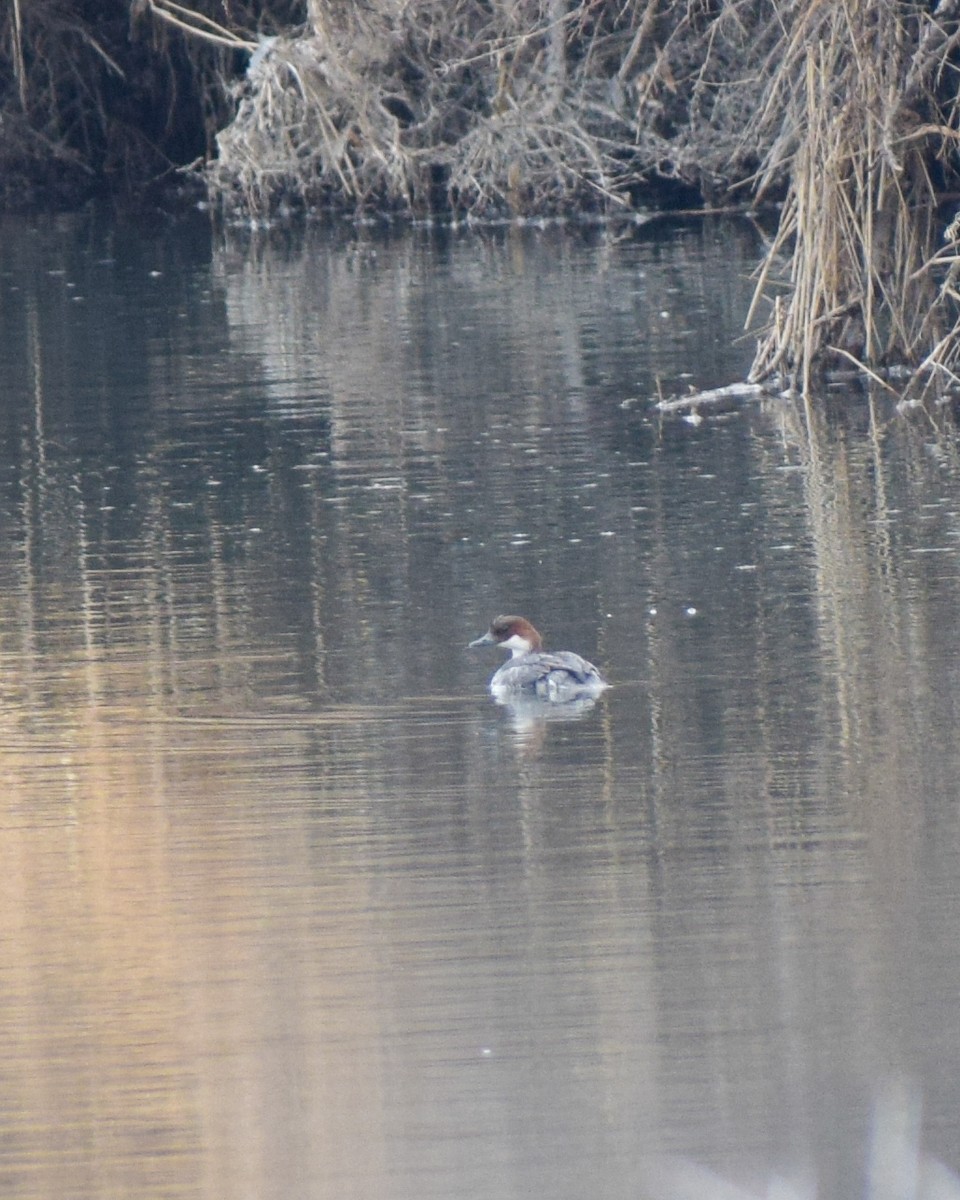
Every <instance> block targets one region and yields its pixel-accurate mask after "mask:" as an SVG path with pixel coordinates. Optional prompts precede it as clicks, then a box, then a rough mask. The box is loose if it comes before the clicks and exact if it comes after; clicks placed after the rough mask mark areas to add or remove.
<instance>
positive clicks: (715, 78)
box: [0, 0, 960, 390]
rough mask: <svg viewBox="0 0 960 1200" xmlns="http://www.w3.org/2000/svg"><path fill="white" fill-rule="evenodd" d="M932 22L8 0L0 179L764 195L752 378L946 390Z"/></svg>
mask: <svg viewBox="0 0 960 1200" xmlns="http://www.w3.org/2000/svg"><path fill="white" fill-rule="evenodd" d="M88 10H89V11H88ZM958 11H960V0H939V3H937V4H936V5H935V7H928V6H923V5H916V4H907V3H903V2H902V0H827V2H825V3H811V2H810V0H682V2H680V3H667V2H666V0H495V2H493V3H490V2H487V0H415V2H414V0H367V2H365V3H360V2H358V0H301V2H300V3H298V0H268V2H267V3H260V4H257V3H254V2H253V0H229V2H228V0H191V2H190V3H180V2H179V0H132V2H131V0H102V2H101V3H99V4H97V5H95V6H94V5H91V4H89V3H85V0H31V2H30V4H29V5H27V4H26V3H25V0H12V3H11V4H10V5H8V6H7V7H6V9H5V10H4V13H3V15H2V16H0V55H2V56H3V57H5V58H6V59H7V61H8V63H9V66H10V71H9V83H8V84H7V85H6V86H4V85H3V84H0V115H2V121H3V123H2V137H0V168H2V178H3V179H4V181H5V182H4V185H3V188H4V190H5V194H6V197H7V199H8V200H9V199H10V198H11V197H12V196H13V195H15V194H17V192H18V191H20V192H24V191H26V190H27V189H29V188H30V187H31V186H32V185H33V184H35V183H37V182H38V181H39V182H40V183H41V184H43V185H45V186H46V187H47V189H48V190H51V189H53V190H56V189H57V188H58V187H61V186H62V187H63V188H64V189H66V190H69V189H70V188H71V187H72V188H73V190H74V191H75V192H76V193H81V192H82V191H83V190H84V187H85V186H86V187H87V188H91V187H93V186H94V181H102V180H103V178H104V177H111V178H113V179H114V181H116V179H117V178H118V177H127V178H132V177H135V178H137V179H139V180H140V181H143V180H144V179H146V178H149V177H151V176H156V175H159V174H163V173H164V172H169V171H170V169H171V168H172V167H175V166H177V165H183V164H185V163H187V162H189V161H190V160H191V159H194V158H197V157H200V158H202V159H203V160H205V161H206V162H208V164H209V165H208V167H207V168H206V170H205V179H206V183H207V186H208V188H209V190H210V192H211V195H212V197H213V198H214V200H215V202H216V203H217V205H218V207H219V208H220V209H221V210H222V211H223V212H225V213H226V214H227V215H228V216H235V215H243V216H245V217H247V216H253V217H257V218H261V217H269V216H274V215H276V214H278V213H284V212H289V211H293V210H296V209H310V208H316V207H325V206H331V207H337V208H344V207H346V208H348V209H354V210H360V211H364V210H365V211H369V210H377V211H387V210H393V211H406V212H414V213H427V212H438V211H439V212H448V213H454V214H459V215H464V214H466V215H470V216H473V217H481V216H482V217H489V216H502V215H511V214H512V215H517V214H530V215H542V214H545V213H556V212H570V211H584V210H593V211H600V212H603V213H610V212H621V211H623V212H632V211H634V210H635V209H636V208H638V207H639V206H640V205H641V204H643V203H650V200H651V196H656V197H657V198H658V199H659V200H661V201H663V200H664V199H665V198H667V199H673V200H676V199H677V198H683V199H684V200H685V201H688V202H689V201H691V200H693V201H695V202H698V203H699V202H703V203H706V204H708V205H718V204H722V203H729V202H730V201H731V200H736V201H738V202H740V203H742V204H746V203H748V202H750V201H751V198H752V199H753V200H754V201H755V200H756V199H758V198H759V199H774V200H778V201H779V200H782V199H783V198H784V196H785V197H786V200H785V204H784V206H783V209H782V219H781V222H780V227H779V230H778V233H777V235H776V237H775V238H774V240H773V243H772V245H771V248H770V253H769V255H768V257H767V260H766V263H765V264H764V266H763V269H762V271H761V274H760V279H759V283H758V289H757V302H756V304H755V306H754V308H755V311H756V312H759V311H760V310H761V309H762V308H763V305H764V304H765V303H766V302H768V301H769V317H764V318H763V321H764V322H765V328H764V330H763V332H762V334H761V340H760V343H759V346H758V352H757V357H756V361H755V364H754V377H755V378H756V379H761V380H762V379H768V378H783V377H786V378H788V379H791V380H794V381H796V382H797V384H798V385H799V386H801V387H802V388H803V389H804V390H806V389H807V388H808V387H809V385H810V383H811V379H812V375H813V372H814V371H815V369H817V368H819V367H820V366H823V365H830V364H835V363H837V362H843V363H850V362H853V363H855V364H856V365H857V366H858V367H860V368H862V369H865V370H867V371H868V373H874V374H878V373H880V372H881V371H882V370H883V369H884V368H885V367H886V366H888V365H893V364H906V365H908V366H909V367H910V368H912V369H915V370H918V371H920V373H921V375H922V378H923V379H924V380H925V381H927V382H930V381H941V382H942V381H946V382H950V383H958V382H960V380H958V374H960V337H958V332H960V330H958V326H957V314H958V304H957V301H958V300H960V294H958V290H957V284H956V272H957V264H958V254H957V244H958V243H957V236H956V235H957V225H956V222H955V221H954V222H953V223H952V224H951V221H952V219H953V215H954V214H953V213H952V212H949V211H948V212H943V211H942V210H941V207H940V206H941V205H942V203H943V201H944V199H945V197H946V196H948V195H950V194H955V193H956V192H957V190H958V187H957V185H958V182H960V170H958V164H960V159H958V153H957V151H958V126H960V114H958V104H957V97H958V90H960V89H958V76H957V66H958V61H960V59H958V41H960V32H958ZM295 22H298V23H297V24H295ZM0 78H2V76H0ZM229 114H232V117H231V116H230V115H229ZM85 181H86V182H85ZM772 297H776V299H773V298H772Z"/></svg>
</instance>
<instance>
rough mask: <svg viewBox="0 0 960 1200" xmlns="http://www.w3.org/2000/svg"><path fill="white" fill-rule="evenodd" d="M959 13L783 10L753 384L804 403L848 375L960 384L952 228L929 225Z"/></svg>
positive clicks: (951, 120)
mask: <svg viewBox="0 0 960 1200" xmlns="http://www.w3.org/2000/svg"><path fill="white" fill-rule="evenodd" d="M956 8H957V5H956V4H955V3H953V2H952V0H951V2H950V3H943V2H941V3H940V4H939V5H938V7H937V10H936V12H935V13H933V14H923V13H922V12H921V11H920V10H918V9H917V8H915V7H912V6H911V7H907V6H906V5H903V4H900V3H895V2H894V0H836V2H834V3H831V4H828V5H821V6H817V5H809V4H802V5H801V4H798V5H794V6H792V7H791V8H790V9H789V10H785V12H784V26H785V28H789V29H790V30H791V31H792V33H791V35H790V36H789V37H788V38H787V39H786V45H785V48H784V55H783V57H782V60H781V62H780V64H779V66H778V68H777V70H776V71H775V72H774V73H773V75H772V76H771V77H770V81H769V84H768V91H767V95H766V97H765V103H764V105H763V107H762V109H761V110H760V113H759V116H758V124H759V125H760V126H761V127H766V128H768V129H771V130H772V128H773V127H774V126H776V128H777V137H776V138H775V139H773V140H772V141H771V148H770V150H769V151H768V155H767V159H766V162H765V165H764V170H763V173H762V174H761V176H760V177H759V190H760V192H761V193H762V191H763V189H764V187H765V186H766V183H767V180H768V179H769V178H770V177H775V176H780V175H782V174H784V173H785V174H786V175H787V176H788V178H789V186H788V190H787V198H786V202H785V204H784V207H783V210H782V215H781V220H780V226H779V230H778V233H777V236H776V238H775V239H774V241H773V243H772V245H771V246H770V249H769V252H768V254H767V256H766V260H765V262H764V264H763V267H762V269H761V272H760V278H759V282H758V286H757V293H756V298H755V302H754V308H756V306H757V304H758V303H759V301H760V299H761V298H762V297H767V298H769V297H770V295H771V292H773V291H775V290H776V287H777V284H780V285H782V286H783V291H782V294H781V295H780V296H778V297H777V298H776V299H775V300H774V301H773V303H772V318H771V320H770V322H769V325H768V327H767V330H766V332H765V334H764V336H763V337H762V338H761V340H760V342H759V345H758V349H757V354H756V358H755V361H754V365H753V371H752V378H754V379H767V378H771V377H776V376H786V377H788V378H789V379H790V380H791V382H792V383H793V384H794V385H795V386H797V387H799V388H800V389H801V390H802V391H803V392H804V393H805V394H806V393H807V392H809V390H810V388H811V386H812V382H813V377H814V375H815V374H816V373H818V372H819V371H820V370H821V369H823V368H824V367H830V366H834V365H837V364H838V363H847V364H853V365H854V366H856V367H857V368H859V369H860V370H862V371H863V372H864V373H865V374H867V375H868V376H871V377H873V378H875V379H876V378H878V377H879V373H880V372H882V371H885V370H886V369H887V368H890V367H901V366H906V367H908V368H910V369H911V370H912V371H914V372H915V376H914V377H915V379H916V380H918V381H919V382H920V383H921V384H927V385H929V384H931V383H935V382H944V381H949V382H952V383H960V379H958V377H957V368H958V352H960V351H958V345H960V338H958V334H960V326H958V313H960V308H958V305H957V301H958V299H960V296H958V292H957V282H956V280H957V275H956V272H957V263H958V258H957V249H958V242H957V222H956V221H954V223H953V225H952V226H948V225H947V222H946V221H944V220H943V219H942V218H941V217H940V213H939V206H940V203H941V200H940V197H941V193H942V191H943V188H944V181H945V179H946V178H952V179H953V180H954V181H956V177H957V144H958V120H957V118H958V105H957V91H956V71H955V67H954V66H953V64H952V56H953V54H954V51H955V46H956V41H957V30H956V23H955V13H956ZM948 10H949V11H948ZM757 136H759V137H760V139H761V140H762V137H763V135H762V132H761V133H760V134H759V135H757ZM945 226H947V227H946V228H945ZM944 239H945V241H946V246H945V247H944ZM784 264H785V266H784ZM781 266H784V269H782V270H780V271H779V272H778V268H779V267H781Z"/></svg>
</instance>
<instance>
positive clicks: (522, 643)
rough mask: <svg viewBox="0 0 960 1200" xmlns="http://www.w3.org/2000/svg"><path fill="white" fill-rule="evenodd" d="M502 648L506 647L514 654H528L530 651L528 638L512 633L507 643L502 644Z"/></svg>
mask: <svg viewBox="0 0 960 1200" xmlns="http://www.w3.org/2000/svg"><path fill="white" fill-rule="evenodd" d="M500 645H501V646H506V647H507V649H508V650H512V651H513V652H514V654H526V653H527V651H528V650H529V649H530V643H529V642H528V641H527V639H526V638H522V637H521V636H520V634H519V633H511V634H510V636H509V637H508V638H507V640H506V641H505V642H501V643H500Z"/></svg>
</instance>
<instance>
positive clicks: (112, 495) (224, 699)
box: [0, 218, 960, 1200]
mask: <svg viewBox="0 0 960 1200" xmlns="http://www.w3.org/2000/svg"><path fill="white" fill-rule="evenodd" d="M757 249H758V248H757V243H756V239H755V235H754V233H753V231H752V230H751V228H750V227H748V226H737V225H720V224H717V225H710V224H708V225H698V226H687V227H676V226H657V227H655V228H652V229H651V228H647V229H642V230H634V231H631V232H630V233H629V234H627V235H621V236H617V235H608V234H605V233H603V232H601V231H599V230H580V231H578V230H573V229H568V230H562V229H557V228H546V229H541V230H535V229H527V230H519V229H513V230H502V231H486V232H483V231H481V232H476V231H475V232H471V233H461V232H450V231H447V232H441V231H437V230H413V231H407V232H406V233H403V234H396V235H391V236H386V235H384V234H382V233H379V232H377V231H375V230H367V231H360V232H357V231H355V230H347V229H344V230H342V231H340V232H338V233H336V232H335V233H330V232H327V233H314V234H309V235H306V236H294V235H285V236H280V235H276V236H270V237H264V238H262V239H259V240H257V239H243V238H240V237H237V236H234V235H231V236H229V237H225V238H217V237H212V236H211V234H210V233H209V232H208V230H207V229H206V228H205V226H203V225H202V224H199V223H198V224H196V225H190V224H188V225H183V226H176V227H171V228H169V229H164V230H162V231H160V232H156V230H154V231H152V232H148V231H146V230H144V229H138V228H137V227H135V226H129V225H123V226H118V225H104V224H102V223H98V222H97V221H95V220H92V219H88V218H83V219H74V220H69V221H62V222H43V223H35V224H31V223H21V222H6V223H4V228H3V236H2V237H0V394H2V396H3V401H4V402H3V405H2V407H0V422H2V426H0V433H2V439H0V660H2V675H0V680H2V682H0V688H2V704H0V761H2V781H3V787H2V792H0V854H2V856H3V862H2V868H3V870H2V876H0V878H2V888H3V898H2V905H0V914H2V920H3V924H4V928H3V956H2V960H0V1029H2V1031H3V1040H2V1043H0V1045H2V1049H0V1082H2V1087H0V1184H2V1190H3V1195H4V1196H5V1197H12V1198H14V1200H22V1198H23V1200H25V1198H31V1200H32V1198H37V1200H40V1198H44V1200H48V1198H49V1197H53V1196H71V1197H77V1198H80V1200H86V1198H92V1197H106V1196H110V1197H121V1198H124V1200H126V1198H127V1197H130V1198H132V1197H138V1198H139V1197H144V1196H151V1197H178V1198H179V1197H191V1198H193V1197H196V1198H197V1200H221V1198H222V1200H228V1198H229V1200H234V1198H235V1197H242V1196H251V1197H258V1198H270V1197H276V1198H278V1200H279V1198H281V1197H282V1198H283V1200H289V1198H292V1197H310V1198H316V1200H334V1198H336V1200H342V1198H350V1197H356V1198H358V1200H359V1198H367V1197H378V1198H386V1200H408V1198H410V1200H412V1198H414V1197H416V1198H427V1197H436V1198H438V1200H439V1198H449V1197H477V1198H478V1200H480V1198H497V1200H514V1198H516V1200H519V1198H521V1197H524V1198H526V1197H538V1196H543V1197H550V1200H577V1198H580V1197H603V1198H605V1200H607V1198H609V1200H620V1198H624V1200H626V1198H627V1197H630V1198H634V1197H640V1196H649V1197H651V1198H652V1200H660V1198H661V1197H666V1196H673V1195H675V1194H677V1192H676V1189H677V1188H678V1187H680V1186H681V1185H680V1184H678V1182H677V1176H676V1170H677V1169H679V1168H677V1164H678V1163H681V1164H684V1169H685V1170H689V1171H694V1170H702V1171H704V1172H708V1171H709V1172H716V1173H717V1174H718V1175H719V1176H722V1177H723V1178H724V1179H727V1180H729V1181H731V1182H737V1183H740V1184H743V1185H751V1186H755V1185H756V1186H759V1185H763V1186H765V1181H766V1180H767V1179H769V1178H770V1177H772V1176H773V1175H774V1174H780V1175H782V1176H785V1177H787V1178H789V1179H792V1180H794V1181H795V1182H797V1183H798V1184H800V1185H802V1186H805V1187H807V1188H808V1189H810V1190H812V1189H813V1187H814V1186H817V1187H819V1193H820V1195H822V1196H827V1197H846V1196H851V1195H862V1194H863V1192H864V1186H865V1180H866V1179H867V1176H868V1172H869V1168H868V1166H867V1162H868V1157H869V1155H870V1146H871V1143H873V1144H874V1145H876V1142H877V1140H878V1139H877V1138H876V1137H875V1136H874V1133H873V1131H872V1118H871V1112H872V1106H873V1105H874V1103H875V1101H876V1100H877V1097H878V1096H884V1095H887V1094H890V1091H891V1089H892V1090H893V1091H894V1092H895V1091H896V1089H897V1088H901V1089H905V1094H906V1095H907V1096H908V1098H909V1097H910V1096H918V1097H922V1105H923V1108H922V1115H920V1116H918V1115H917V1114H916V1113H915V1112H914V1109H913V1108H912V1107H911V1103H912V1102H911V1101H910V1100H909V1099H908V1100H907V1102H906V1104H905V1110H904V1111H906V1113H907V1116H908V1117H911V1119H912V1117H914V1116H915V1117H916V1119H917V1120H919V1121H920V1122H921V1124H922V1135H921V1136H922V1144H923V1147H924V1153H926V1154H929V1155H931V1156H935V1157H936V1158H938V1159H940V1160H941V1161H942V1162H943V1163H944V1164H946V1165H947V1166H948V1167H950V1168H952V1169H955V1170H956V1169H960V1150H958V1146H960V1137H958V1129H957V1125H958V1120H957V1114H958V1113H960V1070H958V1068H960V1050H958V1047H960V953H958V938H957V929H958V928H960V884H958V882H957V880H958V876H960V805H958V783H957V780H958V778H960V762H958V757H960V755H958V743H957V737H956V730H957V728H958V723H960V711H958V709H960V658H958V655H957V652H956V644H957V638H956V621H957V612H958V610H960V452H958V440H957V437H956V431H955V428H954V426H953V424H952V421H951V419H950V417H949V415H948V414H946V413H940V414H936V415H934V417H932V418H931V417H928V416H921V415H916V414H908V415H905V416H901V415H897V414H896V413H895V412H893V411H892V410H891V409H890V408H889V407H888V406H887V405H886V402H882V401H879V400H873V401H870V400H868V399H867V398H865V397H864V396H862V395H861V394H859V393H856V394H855V393H853V392H850V391H847V392H844V391H842V390H838V391H837V392H836V393H835V394H834V395H832V396H831V397H830V398H829V400H828V403H827V405H826V407H825V408H821V409H818V411H817V412H816V413H814V414H808V413H805V412H804V410H803V408H802V407H801V406H796V405H793V404H791V403H787V402H776V403H769V404H766V405H763V406H760V405H758V406H754V407H751V408H749V409H746V410H744V411H743V412H741V413H740V414H739V415H731V416H727V417H724V418H722V419H716V420H708V421H705V422H704V423H703V424H701V425H699V426H694V425H690V424H687V423H684V422H683V421H679V420H670V421H660V420H658V419H657V418H656V417H655V416H654V415H653V413H652V410H651V408H650V405H649V402H650V400H651V398H653V397H655V396H656V394H657V392H658V389H659V388H662V389H663V390H664V391H665V392H676V391H679V390H683V389H684V388H685V387H686V386H687V384H688V383H689V384H693V385H695V386H701V385H704V386H712V385H716V384H721V383H726V382H730V381H731V380H733V379H736V378H738V377H740V376H742V374H743V372H744V370H745V369H746V366H747V364H748V362H749V358H750V346H749V344H747V343H738V342H736V340H735V339H736V338H737V336H738V334H739V329H740V324H741V322H742V319H743V314H744V313H745V311H746V307H747V302H748V298H749V294H750V282H749V279H748V275H749V272H750V270H751V268H752V266H753V263H754V259H755V256H756V254H757ZM504 610H507V611H510V610H513V611H519V612H522V613H525V614H526V615H528V616H530V617H531V618H533V619H534V620H535V621H536V623H537V624H538V625H539V626H540V627H541V628H542V630H543V632H544V634H545V636H546V637H547V638H548V640H549V643H550V644H552V645H554V646H555V647H557V648H571V649H575V650H578V651H579V652H581V653H582V654H584V655H586V656H587V657H589V658H591V659H593V660H594V661H596V662H598V663H599V664H601V665H602V667H603V668H604V670H605V671H606V672H607V674H608V676H609V678H610V679H611V681H612V682H613V684H614V687H613V688H612V690H611V691H610V692H609V693H608V695H607V696H606V697H604V699H603V700H602V701H601V702H600V703H599V704H598V705H597V706H596V707H595V708H594V709H593V710H592V711H590V712H587V713H586V714H583V715H582V716H581V719H578V720H568V721H547V720H545V719H544V716H543V714H542V713H539V712H536V711H534V712H529V711H520V712H518V711H509V710H506V709H502V708H499V707H497V706H496V705H495V704H494V703H493V702H492V701H491V699H490V698H489V696H488V695H487V694H486V691H485V688H486V681H487V679H488V678H489V676H490V674H491V673H492V671H493V670H494V668H495V666H496V665H497V661H498V660H497V656H496V655H495V654H493V653H488V654H484V653H483V652H469V653H468V652H467V651H466V650H465V649H464V647H465V645H466V643H467V642H468V641H469V640H470V639H471V638H474V637H476V636H477V635H478V634H479V633H480V632H481V631H482V630H483V629H484V628H485V627H486V625H487V623H488V622H489V620H490V618H491V617H492V616H493V615H495V614H496V613H497V612H501V611H504ZM911 1089H912V1090H911ZM665 1163H667V1164H670V1163H672V1164H673V1168H674V1175H673V1176H671V1177H670V1178H668V1174H669V1170H668V1167H667V1166H665V1165H664V1164H665ZM671 1180H672V1182H671ZM698 1194H705V1193H704V1192H703V1190H702V1189H701V1190H700V1192H699V1193H698Z"/></svg>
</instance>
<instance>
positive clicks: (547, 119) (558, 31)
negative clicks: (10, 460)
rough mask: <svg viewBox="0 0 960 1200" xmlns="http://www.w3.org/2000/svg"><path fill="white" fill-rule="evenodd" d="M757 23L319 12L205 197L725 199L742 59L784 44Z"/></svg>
mask: <svg viewBox="0 0 960 1200" xmlns="http://www.w3.org/2000/svg"><path fill="white" fill-rule="evenodd" d="M151 3H153V4H154V6H155V7H159V6H160V5H162V4H169V3H170V0H151ZM759 7H760V9H762V10H763V12H764V19H763V21H762V22H760V23H758V21H757V18H756V12H755V8H754V6H750V5H748V4H746V3H742V4H737V3H732V2H731V3H728V4H726V5H723V4H721V5H720V6H718V7H717V8H716V10H715V11H714V10H708V9H707V8H705V7H704V6H703V5H702V4H701V3H699V2H698V0H689V3H688V4H686V5H670V4H659V3H657V2H656V0H651V2H650V3H640V2H639V0H634V2H630V3H617V4H612V3H600V4H597V3H596V2H595V0H581V2H580V3H573V4H571V3H569V2H568V0H512V2H510V3H503V4H498V5H488V4H483V3H480V2H479V0H420V2H419V3H417V4H415V5H413V4H409V5H408V4H400V5H397V4H388V3H386V2H385V0H377V2H374V3H370V4H366V5H357V4H354V3H323V4H321V3H319V0H317V2H315V3H313V4H311V5H310V8H309V14H310V22H309V27H308V29H307V31H306V32H305V33H304V34H302V35H300V36H297V37H296V38H292V37H291V38H285V39H282V40H278V41H276V42H275V43H273V44H272V45H270V46H269V47H262V48H261V51H260V52H259V53H258V54H255V55H254V58H253V61H252V63H251V69H250V71H249V72H248V76H247V78H246V80H244V82H243V84H242V85H241V87H240V88H239V90H238V96H237V99H238V108H237V113H236V117H235V119H234V121H233V122H232V124H231V125H230V127H229V128H228V129H226V130H224V132H223V133H222V134H221V136H220V138H219V139H218V159H217V162H216V163H215V164H214V165H213V167H212V169H211V173H210V176H209V178H210V183H211V187H212V189H213V192H214V194H215V195H216V196H218V197H219V198H220V199H221V200H223V199H226V203H227V207H228V208H238V209H240V210H241V211H245V212H247V211H249V212H252V213H254V214H264V213H269V212H270V211H272V210H273V209H274V207H276V206H278V205H283V204H291V203H296V204H317V203H323V202H324V201H329V202H330V203H332V204H334V205H343V204H346V205H347V206H351V205H352V206H361V207H363V206H372V207H379V208H389V207H397V208H407V209H413V210H421V211H422V210H428V209H434V208H439V209H443V210H448V209H452V210H453V211H455V212H460V213H471V214H484V215H490V214H502V213H508V212H513V213H537V214H542V213H550V212H556V211H558V210H562V209H564V208H570V207H572V206H576V207H577V208H579V209H583V208H587V209H590V208H598V207H599V208H608V207H613V208H622V207H629V206H631V205H632V204H633V203H635V202H636V201H637V200H638V198H640V197H641V196H643V197H644V199H646V198H648V196H649V192H650V185H651V184H653V185H659V186H661V187H662V186H664V185H671V186H674V187H684V188H688V189H690V192H691V195H692V194H693V192H695V191H699V192H702V193H705V194H707V195H709V196H712V197H714V198H723V197H724V196H725V195H726V193H727V191H728V190H729V188H730V187H731V186H732V185H733V184H734V183H735V182H737V181H738V180H739V179H740V178H742V176H743V174H744V163H745V162H752V163H753V164H754V165H756V162H757V161H758V160H757V152H756V148H755V147H753V146H751V145H750V144H749V142H748V140H746V139H744V137H743V129H744V125H745V122H746V119H747V115H748V114H749V113H751V112H753V111H755V108H756V103H757V100H758V98H759V95H760V81H759V80H758V79H757V77H756V76H755V73H754V72H753V71H752V70H751V69H746V70H745V67H746V66H747V63H748V61H749V60H748V59H747V58H746V57H745V56H747V55H748V54H750V53H752V52H754V51H755V50H756V48H757V46H759V47H760V48H761V49H763V48H764V47H767V46H768V43H770V44H771V45H770V46H769V51H770V52H772V38H773V35H774V32H775V29H776V22H775V21H774V20H773V16H772V10H771V9H770V7H769V5H764V4H761V5H760V6H759ZM741 9H742V16H743V19H741ZM747 18H749V20H747ZM730 70H734V72H735V78H734V79H733V80H732V81H731V80H730V78H729V77H728V76H727V72H728V71H730Z"/></svg>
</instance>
